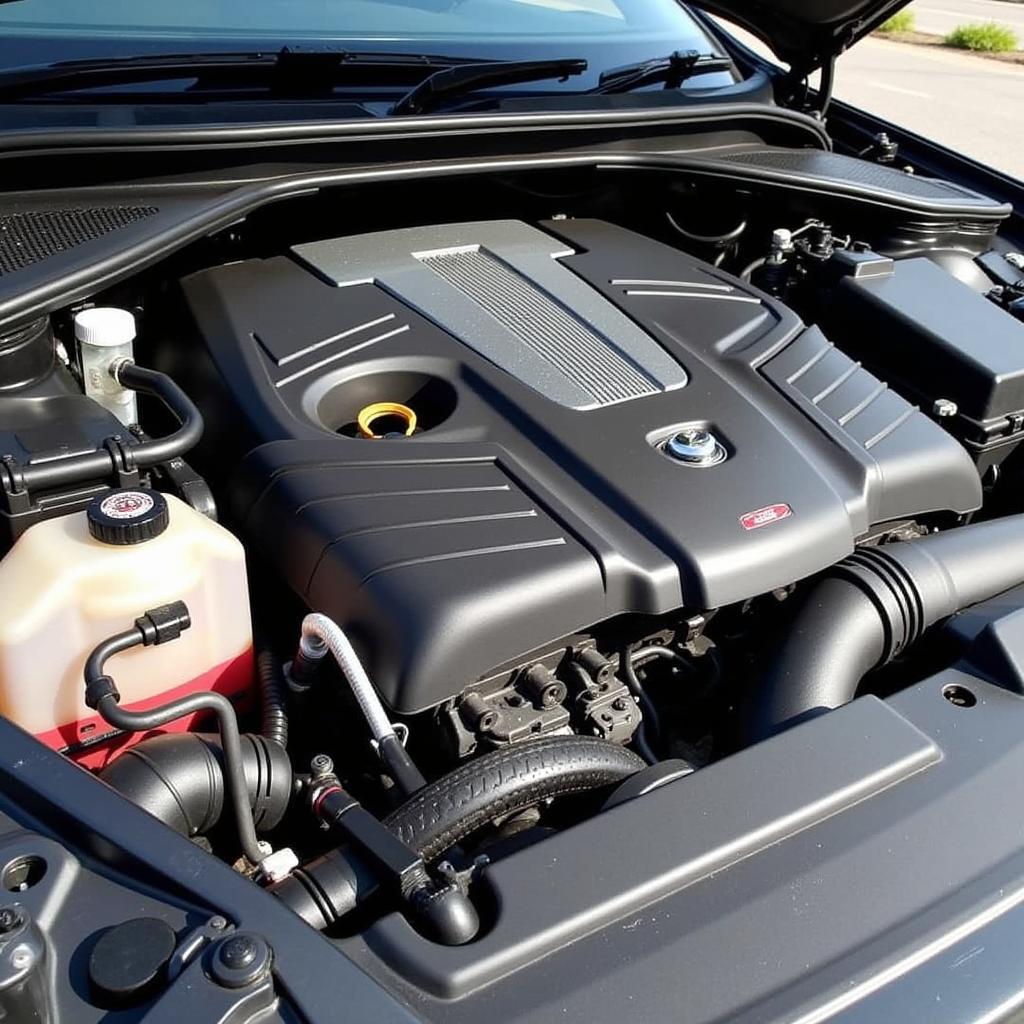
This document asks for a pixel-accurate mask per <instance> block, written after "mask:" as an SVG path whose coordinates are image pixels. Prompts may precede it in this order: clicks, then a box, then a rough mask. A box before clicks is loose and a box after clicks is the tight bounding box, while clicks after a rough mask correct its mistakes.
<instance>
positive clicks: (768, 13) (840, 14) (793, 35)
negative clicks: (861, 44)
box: [693, 0, 910, 71]
mask: <svg viewBox="0 0 1024 1024" xmlns="http://www.w3.org/2000/svg"><path fill="white" fill-rule="evenodd" d="M909 2H910V0H696V2H695V3H694V4H693V6H695V7H698V8H701V9H703V10H706V11H709V12H711V13H713V14H720V15H722V17H724V18H727V19H728V20H729V21H732V22H735V23H736V24H738V25H742V26H743V27H744V28H745V29H747V30H749V31H750V32H753V33H754V34H755V35H757V36H759V37H760V38H761V39H763V40H764V41H765V42H766V43H767V44H768V45H769V46H770V47H771V48H772V49H773V50H774V51H775V53H776V54H778V56H779V57H780V58H782V60H784V61H787V62H788V63H789V64H790V65H792V67H793V68H794V69H797V70H800V71H810V70H813V69H814V68H817V67H820V66H821V65H823V64H825V63H827V62H828V61H829V60H830V59H831V58H833V57H835V56H836V55H837V54H839V53H842V52H843V50H845V49H846V48H847V47H849V46H850V45H851V43H855V42H856V41H857V40H858V39H860V38H861V36H865V35H867V34H868V33H869V32H871V31H872V30H873V29H875V28H877V27H878V26H879V25H880V24H881V23H882V22H883V21H885V19H886V18H888V17H889V16H890V15H892V14H893V12H894V11H898V10H899V9H900V8H901V7H905V6H906V5H907V4H908V3H909Z"/></svg>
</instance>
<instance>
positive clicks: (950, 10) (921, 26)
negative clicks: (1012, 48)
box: [909, 0, 1024, 47]
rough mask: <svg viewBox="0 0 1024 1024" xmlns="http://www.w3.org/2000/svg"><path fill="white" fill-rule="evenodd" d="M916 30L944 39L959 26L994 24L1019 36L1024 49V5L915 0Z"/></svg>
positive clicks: (994, 0) (1000, 1) (993, 0)
mask: <svg viewBox="0 0 1024 1024" xmlns="http://www.w3.org/2000/svg"><path fill="white" fill-rule="evenodd" d="M909 9H910V10H911V11H912V12H913V15H914V28H915V30H916V31H918V32H930V33H931V34H932V35H937V36H944V35H946V34H947V33H949V32H951V31H952V30H953V29H955V28H956V27H957V25H968V24H972V23H975V22H986V21H994V22H996V23H997V24H999V25H1005V26H1006V27H1007V28H1009V29H1012V30H1013V31H1014V32H1015V33H1016V34H1017V39H1018V40H1020V45H1021V47H1024V3H1018V4H1015V3H1008V2H1007V0H915V2H914V3H912V4H911V5H910V8H909Z"/></svg>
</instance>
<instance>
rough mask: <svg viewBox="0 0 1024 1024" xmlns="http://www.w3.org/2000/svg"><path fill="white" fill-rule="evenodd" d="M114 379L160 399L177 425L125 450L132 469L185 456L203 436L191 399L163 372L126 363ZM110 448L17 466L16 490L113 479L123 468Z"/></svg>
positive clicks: (197, 412)
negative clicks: (171, 429)
mask: <svg viewBox="0 0 1024 1024" xmlns="http://www.w3.org/2000/svg"><path fill="white" fill-rule="evenodd" d="M117 380H118V382H119V383H120V384H123V385H124V386H125V387H127V388H131V389H132V390H133V391H140V392H143V393H145V394H152V395H155V396H156V397H157V398H159V399H160V400H161V401H162V402H163V403H164V405H166V406H167V408H168V409H170V411H171V412H172V413H173V414H174V416H175V417H176V418H177V420H178V421H179V423H180V426H179V427H178V429H177V430H175V431H174V432H173V433H171V434H168V435H167V437H161V438H154V439H150V440H146V441H143V442H141V443H140V444H134V445H131V446H130V447H128V448H127V449H126V450H127V451H128V452H129V457H130V459H131V462H132V463H133V464H134V466H135V467H136V468H138V469H148V468H149V467H150V466H156V465H158V464H159V463H161V462H167V461H169V460H170V459H174V458H177V457H178V456H179V455H184V454H185V452H187V451H188V450H189V449H190V448H192V447H194V446H195V445H196V443H197V442H198V441H199V439H200V438H201V437H202V436H203V417H202V415H201V414H200V412H199V410H198V409H197V408H196V407H195V405H193V404H192V401H191V399H189V397H188V395H186V394H185V392H184V391H182V390H181V388H179V387H178V385H177V384H175V383H174V381H173V380H171V378H170V377H168V376H167V374H165V373H159V372H158V371H156V370H147V369H144V368H143V367H141V366H136V365H135V364H134V363H131V362H125V363H123V364H122V365H121V366H119V367H118V370H117ZM119 462H120V459H119V456H118V455H117V454H116V453H115V451H114V450H113V449H107V448H101V449H99V450H97V451H94V452H84V453H82V454H81V455H70V456H68V457H67V458H63V459H50V460H49V461H47V462H35V463H32V464H31V465H28V466H19V467H17V469H16V471H15V473H14V476H15V477H16V479H14V480H12V483H13V484H15V485H16V486H17V487H18V488H19V489H23V490H28V491H40V490H48V489H50V488H56V487H66V486H69V485H71V484H80V483H87V482H88V481H90V480H102V479H104V478H105V477H108V476H112V475H114V474H115V473H117V471H118V470H119V469H120V468H122V467H121V466H120V465H119Z"/></svg>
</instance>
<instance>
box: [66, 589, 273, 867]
mask: <svg viewBox="0 0 1024 1024" xmlns="http://www.w3.org/2000/svg"><path fill="white" fill-rule="evenodd" d="M190 625H191V619H190V617H189V614H188V609H187V608H186V607H185V604H184V603H183V602H181V601H176V602H173V603H172V604H169V605H161V606H160V607H159V608H153V609H150V610H149V611H147V612H146V613H145V614H144V615H142V616H141V617H140V618H138V619H136V620H135V628H134V629H130V630H125V631H124V632H123V633H117V634H115V635H114V636H111V637H108V638H107V639H106V640H104V641H102V642H101V643H99V644H97V645H96V647H95V648H93V650H92V651H91V653H90V654H89V656H88V657H87V658H86V661H85V669H84V673H83V674H84V676H85V701H86V704H87V705H88V706H89V707H91V708H93V709H94V710H96V711H97V712H99V714H100V716H101V717H102V718H103V720H104V721H105V722H107V723H108V724H109V725H112V726H114V728H115V729H121V730H123V731H125V732H149V731H150V730H151V729H159V728H162V727H163V726H165V725H169V724H170V723H171V722H174V721H177V719H179V718H184V717H185V716H186V715H191V714H196V713H197V712H201V711H212V712H213V713H214V714H215V715H216V716H217V724H218V727H219V731H220V739H221V745H222V748H223V751H224V772H225V776H226V781H227V784H228V785H227V789H228V797H229V799H230V801H231V807H232V811H233V813H234V818H235V824H236V826H237V829H238V837H239V840H240V842H241V846H242V852H243V853H244V854H245V856H246V857H248V858H249V860H250V861H251V862H252V863H253V864H259V863H260V861H261V860H263V858H264V856H265V855H266V854H265V852H264V849H263V847H262V846H261V845H260V842H259V840H258V839H257V838H256V826H255V823H254V822H253V813H252V808H251V807H250V806H249V793H248V787H247V785H246V781H245V770H244V767H243V760H242V745H241V738H240V736H239V732H238V718H237V717H236V715H235V709H234V706H233V705H232V703H231V701H229V700H228V699H227V697H224V696H223V695H222V694H219V693H212V692H207V693H194V694H190V695H189V696H187V697H180V698H179V699H178V700H173V701H170V702H168V703H167V704H163V705H161V706H160V707H156V708H153V709H151V710H150V711H128V710H127V709H125V708H122V707H120V706H119V703H118V702H119V701H120V699H121V697H120V694H119V693H118V691H117V685H116V684H115V683H114V680H113V679H111V678H110V676H108V675H106V674H105V672H104V668H105V665H106V662H107V659H109V658H111V657H113V656H114V655H115V654H118V653H120V652H121V651H127V650H130V649H131V648H133V647H137V646H142V645H146V646H149V645H150V644H161V643H166V642H168V641H171V640H175V639H177V637H178V636H180V634H181V632H182V631H183V630H185V629H188V628H189V627H190Z"/></svg>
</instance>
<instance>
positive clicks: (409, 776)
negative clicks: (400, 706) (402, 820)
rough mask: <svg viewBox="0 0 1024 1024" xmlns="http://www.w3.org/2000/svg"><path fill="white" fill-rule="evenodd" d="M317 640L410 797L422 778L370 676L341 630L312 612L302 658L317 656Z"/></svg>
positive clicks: (304, 633) (302, 642)
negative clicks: (345, 680) (347, 688)
mask: <svg viewBox="0 0 1024 1024" xmlns="http://www.w3.org/2000/svg"><path fill="white" fill-rule="evenodd" d="M317 641H319V642H320V643H321V644H323V645H326V647H327V649H328V650H329V651H330V652H331V654H332V655H333V656H334V660H335V661H336V662H337V663H338V667H339V668H340V669H341V671H342V674H343V675H344V676H345V678H346V679H347V680H348V684H349V686H350V687H351V689H352V694H353V696H354V697H355V699H356V703H357V704H358V705H359V709H360V711H362V713H363V717H364V718H365V719H366V724H367V725H368V726H369V727H370V732H371V733H372V734H373V738H374V739H375V740H376V741H377V750H378V753H379V754H380V757H381V760H382V761H383V762H384V764H385V765H386V766H387V769H388V772H389V773H390V774H391V777H392V779H394V781H395V784H396V785H397V786H398V788H399V790H400V791H401V792H402V794H403V795H404V796H411V795H412V794H413V793H415V792H416V791H417V790H418V789H420V788H421V787H423V786H424V785H426V779H424V778H423V775H422V774H421V773H420V770H419V768H417V767H416V765H415V763H414V762H413V760H412V758H411V757H410V756H409V755H408V753H407V752H406V750H405V747H404V746H403V744H402V741H401V740H400V739H399V737H398V734H397V733H396V732H395V727H394V726H393V725H392V724H391V720H390V719H389V718H388V716H387V712H386V711H385V710H384V705H383V704H382V703H381V699H380V697H378V696H377V691H376V690H375V689H374V686H373V683H372V682H370V677H369V676H368V675H367V674H366V669H364V668H363V663H362V662H361V661H360V660H359V655H357V654H356V652H355V649H354V648H353V647H352V644H351V642H350V641H349V638H348V637H347V636H345V632H344V630H342V628H341V626H339V625H338V624H337V623H336V622H335V621H334V620H333V619H329V618H328V617H327V616H326V615H321V614H320V613H319V612H313V613H311V614H309V615H307V616H306V617H305V618H304V619H303V620H302V637H301V640H300V649H301V650H302V651H303V652H304V653H305V656H306V657H312V658H315V657H316V656H317V653H318V652H317V647H318V644H317Z"/></svg>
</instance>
